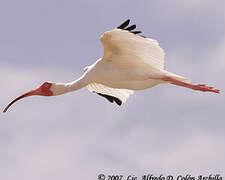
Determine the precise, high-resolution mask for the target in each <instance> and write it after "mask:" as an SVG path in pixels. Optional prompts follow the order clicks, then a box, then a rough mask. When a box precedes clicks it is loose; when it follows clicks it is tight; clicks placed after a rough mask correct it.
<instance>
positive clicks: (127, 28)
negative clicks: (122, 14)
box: [117, 19, 146, 38]
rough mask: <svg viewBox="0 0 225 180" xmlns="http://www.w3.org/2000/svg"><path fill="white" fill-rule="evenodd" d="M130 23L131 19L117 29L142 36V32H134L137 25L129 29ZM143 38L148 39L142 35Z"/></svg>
mask: <svg viewBox="0 0 225 180" xmlns="http://www.w3.org/2000/svg"><path fill="white" fill-rule="evenodd" d="M129 23H130V19H128V20H126V21H125V22H124V23H122V24H121V25H120V26H118V27H117V29H122V30H126V31H130V32H131V33H133V34H140V33H141V31H132V30H134V29H135V28H136V24H133V25H131V26H129V27H127V26H128V25H129ZM140 36H141V37H143V38H146V37H145V36H142V35H140Z"/></svg>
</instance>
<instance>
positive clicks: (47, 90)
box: [3, 82, 54, 112]
mask: <svg viewBox="0 0 225 180" xmlns="http://www.w3.org/2000/svg"><path fill="white" fill-rule="evenodd" d="M52 86H53V83H51V82H44V83H43V84H42V85H41V86H40V87H39V88H37V89H34V90H32V91H29V92H27V93H25V94H22V95H21V96H19V97H17V98H16V99H14V100H13V101H12V102H11V103H9V104H8V105H7V106H6V108H5V109H4V111H3V112H6V111H7V110H8V108H9V107H10V106H11V105H12V104H14V103H15V102H16V101H18V100H20V99H23V98H25V97H29V96H34V95H39V96H53V95H54V94H53V91H52Z"/></svg>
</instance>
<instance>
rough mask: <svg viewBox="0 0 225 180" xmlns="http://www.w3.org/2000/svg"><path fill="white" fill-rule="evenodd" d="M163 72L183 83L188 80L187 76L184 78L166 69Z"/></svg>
mask: <svg viewBox="0 0 225 180" xmlns="http://www.w3.org/2000/svg"><path fill="white" fill-rule="evenodd" d="M163 74H164V75H166V76H168V77H170V78H173V79H175V80H178V81H182V82H185V83H188V82H190V80H189V79H187V78H185V77H183V76H179V75H177V74H174V73H171V72H168V71H166V70H163Z"/></svg>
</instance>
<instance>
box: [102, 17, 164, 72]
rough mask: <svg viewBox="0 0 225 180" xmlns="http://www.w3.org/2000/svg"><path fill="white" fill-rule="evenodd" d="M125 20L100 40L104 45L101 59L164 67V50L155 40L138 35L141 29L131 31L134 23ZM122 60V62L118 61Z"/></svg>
mask: <svg viewBox="0 0 225 180" xmlns="http://www.w3.org/2000/svg"><path fill="white" fill-rule="evenodd" d="M129 22H130V20H127V21H125V22H124V23H123V24H121V25H120V26H118V27H117V28H116V29H113V30H111V31H107V32H105V33H104V34H103V35H102V36H101V38H100V41H101V42H102V44H103V46H104V56H103V58H102V60H103V61H104V60H110V61H116V63H126V65H128V64H130V65H134V66H135V65H139V64H140V63H144V64H149V65H151V66H153V67H155V68H158V69H163V68H164V56H165V54H164V51H163V49H162V48H160V46H159V43H158V42H157V41H156V40H153V39H150V38H146V37H144V36H139V35H138V34H140V33H141V31H133V30H134V29H135V28H136V25H131V26H128V25H129ZM119 61H123V62H119Z"/></svg>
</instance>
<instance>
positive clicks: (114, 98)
mask: <svg viewBox="0 0 225 180" xmlns="http://www.w3.org/2000/svg"><path fill="white" fill-rule="evenodd" d="M94 93H97V92H94ZM97 94H98V95H99V96H102V97H104V98H106V99H107V100H108V101H109V102H111V103H113V102H116V104H118V105H119V106H121V104H122V101H121V100H120V99H118V98H116V97H114V96H109V95H107V94H102V93H97Z"/></svg>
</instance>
